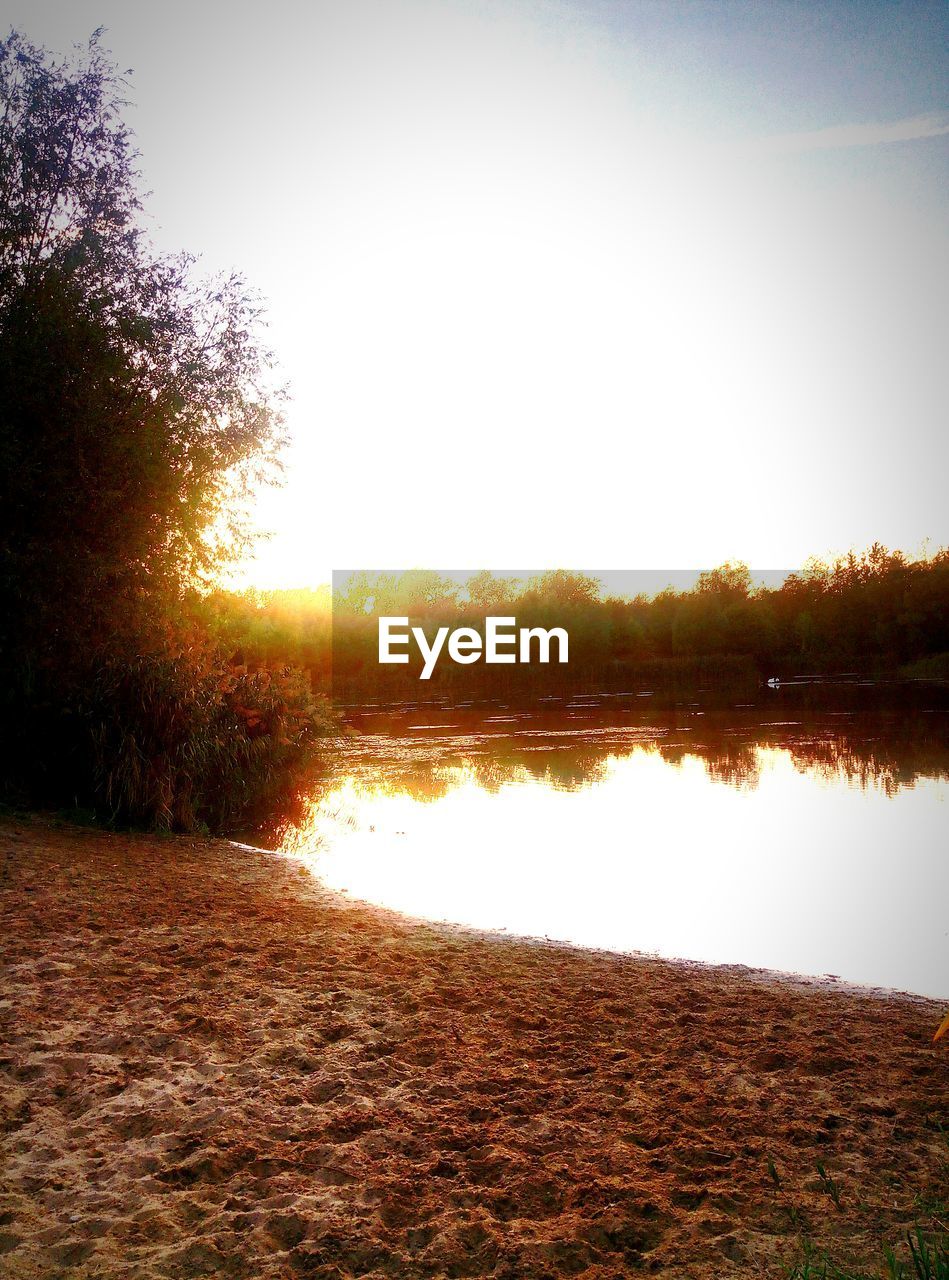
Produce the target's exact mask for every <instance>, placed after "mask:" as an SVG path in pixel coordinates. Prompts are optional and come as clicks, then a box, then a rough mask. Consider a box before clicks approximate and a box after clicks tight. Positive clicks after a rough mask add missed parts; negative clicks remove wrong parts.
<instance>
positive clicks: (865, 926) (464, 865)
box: [283, 744, 949, 997]
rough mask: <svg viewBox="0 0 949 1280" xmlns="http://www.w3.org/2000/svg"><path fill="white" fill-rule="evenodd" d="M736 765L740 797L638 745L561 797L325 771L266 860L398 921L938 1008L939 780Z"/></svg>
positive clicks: (942, 786)
mask: <svg viewBox="0 0 949 1280" xmlns="http://www.w3.org/2000/svg"><path fill="white" fill-rule="evenodd" d="M747 749H748V748H747V745H746V751H747ZM752 751H753V758H752V760H751V765H752V766H753V767H751V768H750V770H749V774H748V777H749V779H750V785H746V786H741V785H739V786H735V785H731V786H728V785H722V784H721V779H720V778H716V776H715V773H714V771H710V769H709V765H708V761H707V760H705V759H703V758H701V757H700V756H699V755H693V754H689V753H688V752H684V753H679V754H678V755H677V758H676V759H675V760H672V761H670V760H669V759H668V758H666V757H665V756H664V754H663V753H662V751H661V750H660V749H659V747H657V746H656V745H655V744H640V745H636V746H634V747H632V748H631V749H628V750H626V751H625V752H622V753H616V754H609V755H606V756H605V757H604V758H601V759H600V760H599V761H598V762H597V766H596V768H595V769H593V770H591V771H589V773H588V774H587V775H585V777H584V780H583V781H582V783H580V784H577V783H576V782H575V781H574V782H569V781H568V782H567V783H566V784H563V785H561V784H560V783H559V781H558V776H557V773H556V771H551V769H550V768H548V769H547V770H546V772H539V771H537V770H536V769H533V770H529V769H527V768H526V767H523V766H513V767H511V766H510V765H509V766H507V767H506V768H505V769H503V770H501V771H499V772H498V773H497V774H496V776H492V771H491V769H490V768H486V767H485V763H486V762H484V761H481V762H471V761H462V762H460V763H457V764H440V765H435V766H432V768H431V769H430V770H429V774H428V784H427V785H423V784H422V780H421V778H418V779H416V781H417V782H418V783H419V785H410V784H407V783H406V780H405V779H404V778H399V777H392V776H387V775H386V773H385V771H384V770H383V771H378V772H377V773H375V774H374V775H373V774H369V775H368V776H361V775H357V774H352V775H345V776H342V777H340V778H339V779H338V781H337V782H335V783H334V784H332V785H331V786H330V787H329V788H328V789H327V790H325V792H324V793H323V794H321V795H319V796H317V797H316V798H314V800H313V801H312V802H311V803H310V806H309V811H308V816H307V820H306V821H305V822H304V823H303V824H302V825H301V826H300V827H298V828H296V829H295V830H294V831H292V832H291V833H290V834H289V835H288V836H287V838H286V839H285V840H284V843H283V849H284V851H285V852H291V853H296V854H298V855H300V856H302V857H303V858H304V859H305V861H306V862H307V864H308V865H309V866H310V867H311V869H312V870H313V871H314V873H315V874H317V875H318V876H319V878H320V879H321V880H322V881H323V882H324V883H325V884H327V885H328V886H329V887H331V888H334V889H338V890H345V891H347V892H348V893H350V894H351V895H353V896H355V897H358V898H362V899H365V900H367V901H370V902H373V903H378V904H380V905H383V906H387V907H390V908H393V909H396V910H398V911H402V912H405V913H407V914H410V915H413V916H421V917H425V918H428V919H433V920H450V921H453V922H457V923H462V924H467V925H472V926H475V927H478V928H486V929H498V930H500V929H504V930H509V931H511V932H513V933H517V934H526V935H530V936H537V937H551V938H556V939H560V940H564V941H569V942H573V943H579V944H583V945H586V946H595V947H604V948H609V949H614V950H621V951H642V952H655V953H657V954H660V955H664V956H679V957H685V958H690V959H696V960H704V961H711V962H716V963H742V964H747V965H752V966H762V967H767V968H774V969H781V970H788V971H792V972H798V973H806V974H824V973H832V974H835V975H837V976H840V977H842V978H844V979H845V980H848V981H852V982H858V983H867V984H871V985H879V986H887V987H896V988H901V989H906V990H911V991H916V992H920V993H922V994H929V995H934V996H940V997H942V996H945V995H946V994H947V992H949V948H947V932H946V926H945V922H944V920H943V919H942V911H941V908H942V904H943V903H944V902H945V901H946V898H947V891H949V871H947V860H946V858H945V837H944V822H945V796H946V791H947V787H946V782H945V780H944V779H941V778H927V777H921V778H918V779H917V780H916V781H915V783H914V785H912V786H910V787H904V788H902V789H900V790H897V791H893V790H892V789H890V788H887V786H886V785H884V783H882V782H881V783H879V784H874V783H873V782H871V783H869V784H867V782H866V780H864V782H863V785H858V786H852V785H847V784H846V782H845V781H842V780H841V779H839V778H837V779H835V777H834V775H833V773H832V772H828V771H827V770H826V769H825V770H823V771H822V770H821V769H820V768H819V767H817V766H816V765H815V767H803V766H802V764H801V760H800V758H799V757H796V756H795V755H793V754H792V753H791V752H790V751H788V750H786V749H783V748H776V747H769V746H760V745H759V746H755V747H753V748H752ZM738 781H739V782H740V781H741V779H738Z"/></svg>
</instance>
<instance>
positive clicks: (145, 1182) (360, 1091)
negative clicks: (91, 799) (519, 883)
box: [0, 817, 949, 1280]
mask: <svg viewBox="0 0 949 1280" xmlns="http://www.w3.org/2000/svg"><path fill="white" fill-rule="evenodd" d="M0 854H2V855H3V857H4V858H5V866H6V871H5V875H4V877H3V879H2V880H0V886H2V893H0V898H2V903H3V916H2V925H3V932H4V937H5V939H6V942H7V945H6V950H7V955H8V960H7V966H6V975H5V978H4V984H3V992H2V1002H0V1012H2V1015H3V1018H4V1022H5V1023H6V1024H7V1032H6V1042H7V1045H8V1048H7V1050H6V1051H5V1054H4V1058H3V1062H2V1077H3V1083H4V1089H3V1148H4V1169H5V1172H4V1174H3V1180H2V1183H0V1188H2V1201H0V1258H2V1266H3V1268H4V1269H5V1271H4V1273H5V1274H7V1275H9V1276H11V1277H12V1278H13V1280H28V1278H29V1280H33V1277H40V1276H50V1277H52V1276H55V1275H60V1274H63V1273H64V1271H68V1274H69V1275H70V1276H76V1277H78V1278H80V1280H82V1278H83V1277H88V1278H89V1280H92V1277H100V1278H101V1277H112V1276H115V1277H123V1280H124V1277H126V1276H127V1277H130V1278H132V1277H140V1278H141V1280H148V1278H150V1277H165V1276H168V1277H187V1276H203V1275H217V1274H220V1275H224V1276H236V1277H244V1276H247V1277H257V1276H260V1277H267V1278H269V1277H274V1278H275V1280H276V1278H278V1277H280V1278H283V1277H290V1276H297V1275H307V1276H335V1277H339V1276H349V1275H362V1276H375V1277H380V1278H381V1277H396V1276H405V1277H416V1276H432V1277H436V1276H449V1275H456V1276H461V1275H477V1276H497V1277H502V1276H504V1277H517V1276H524V1277H527V1276H532V1277H542V1276H560V1275H568V1274H569V1275H584V1276H587V1277H589V1278H590V1280H594V1278H595V1280H600V1278H601V1277H602V1278H605V1277H611V1280H612V1278H615V1277H619V1276H623V1275H626V1274H628V1273H629V1272H630V1271H631V1270H633V1271H635V1270H645V1271H651V1272H653V1273H657V1274H662V1275H669V1276H682V1277H685V1276H688V1277H692V1278H695V1280H711V1277H713V1276H714V1277H719V1276H730V1275H735V1276H738V1275H742V1276H744V1275H748V1276H751V1275H756V1276H757V1275H772V1274H773V1275H781V1274H785V1273H786V1270H787V1267H788V1266H789V1265H790V1264H791V1263H792V1262H793V1261H794V1260H795V1259H797V1258H799V1257H800V1254H801V1241H802V1236H803V1234H805V1233H806V1235H807V1236H808V1237H809V1238H811V1239H812V1240H813V1241H814V1243H815V1247H816V1248H817V1249H822V1248H826V1249H828V1250H829V1251H830V1252H831V1253H832V1255H833V1256H834V1257H835V1259H836V1260H838V1261H839V1260H840V1259H842V1258H847V1257H850V1258H853V1259H856V1260H858V1261H860V1262H861V1263H862V1264H863V1265H864V1266H865V1267H868V1268H869V1267H871V1266H876V1267H878V1265H879V1257H880V1252H879V1242H880V1240H881V1239H883V1240H886V1241H889V1242H891V1243H892V1242H898V1241H899V1240H900V1239H901V1238H902V1236H903V1233H904V1231H905V1230H906V1228H907V1227H908V1226H909V1225H911V1224H912V1223H913V1222H914V1221H916V1220H917V1219H918V1205H919V1201H918V1199H917V1197H918V1196H926V1195H929V1196H935V1195H939V1194H941V1195H942V1196H943V1197H945V1191H946V1171H947V1167H949V1166H947V1163H946V1161H947V1158H949V1150H947V1149H946V1146H945V1142H944V1140H943V1139H942V1136H941V1134H940V1132H939V1128H938V1125H939V1124H940V1123H945V1121H946V1118H947V1115H946V1098H947V1089H946V1086H947V1084H949V1054H947V1053H946V1052H944V1051H943V1050H944V1046H942V1045H937V1046H933V1045H932V1044H931V1037H932V1034H933V1031H934V1029H935V1027H936V1026H937V1025H938V1022H939V1020H940V1019H941V1017H942V1015H943V1013H944V1008H943V1006H942V1005H941V1004H940V1002H939V1001H936V1000H931V999H928V998H926V997H923V996H918V995H914V994H913V993H897V992H891V991H887V990H885V989H880V988H864V987H854V986H853V985H852V984H847V983H843V982H840V981H838V980H835V979H833V978H830V977H819V978H812V977H808V976H806V975H785V974H781V973H776V972H774V971H769V970H760V969H748V968H746V967H745V966H741V965H707V964H704V963H701V962H697V961H689V960H667V959H661V958H659V957H654V956H649V955H641V954H637V953H628V952H612V951H600V950H597V949H593V948H588V947H579V946H574V945H573V944H570V943H563V942H558V941H554V940H550V939H545V938H525V937H518V936H515V935H510V934H507V933H493V932H488V931H484V930H479V929H474V928H471V927H469V926H466V925H456V924H451V923H446V922H439V923H432V922H428V921H418V920H414V919H412V918H410V917H407V916H402V915H399V914H398V913H396V912H395V911H392V910H390V909H388V908H384V907H379V906H374V905H371V904H367V903H364V902H362V901H360V900H358V899H355V898H350V897H349V896H348V895H345V894H339V893H336V892H334V891H332V890H329V889H327V888H325V887H324V886H322V885H321V884H320V883H319V882H318V881H316V880H315V879H314V878H313V876H312V874H311V873H310V872H309V871H308V870H306V868H305V866H304V865H303V864H302V862H301V860H300V859H298V858H297V857H296V856H295V855H292V854H274V853H272V852H269V851H266V850H260V849H256V848H255V847H254V846H249V845H244V844H239V843H237V842H232V841H224V840H214V839H195V838H192V837H185V836H150V835H137V834H115V833H110V832H105V831H102V830H99V829H95V828H80V827H71V826H68V825H66V824H64V823H61V822H58V821H56V820H44V819H40V818H13V817H4V818H2V819H0ZM294 864H296V865H294ZM769 1162H770V1164H771V1165H772V1166H773V1167H774V1169H775V1172H776V1175H777V1177H776V1178H775V1177H774V1175H770V1174H769ZM818 1162H820V1163H821V1165H822V1166H823V1167H824V1168H825V1169H826V1170H827V1172H828V1174H829V1175H830V1177H831V1178H832V1179H834V1180H835V1185H837V1186H838V1187H839V1190H840V1207H839V1208H837V1207H836V1205H835V1203H834V1202H832V1199H831V1198H830V1196H829V1195H828V1193H827V1189H826V1184H824V1183H822V1180H821V1179H820V1177H819V1176H818V1174H817V1173H816V1165H817V1163H818ZM883 1166H886V1167H883Z"/></svg>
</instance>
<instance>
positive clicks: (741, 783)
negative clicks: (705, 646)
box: [340, 716, 949, 802]
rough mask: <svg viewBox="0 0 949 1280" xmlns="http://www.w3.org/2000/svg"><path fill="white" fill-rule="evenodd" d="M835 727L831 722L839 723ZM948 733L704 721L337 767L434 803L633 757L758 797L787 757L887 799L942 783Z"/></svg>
mask: <svg viewBox="0 0 949 1280" xmlns="http://www.w3.org/2000/svg"><path fill="white" fill-rule="evenodd" d="M838 724H839V722H838ZM947 729H949V726H943V725H941V724H940V723H939V722H938V721H937V720H936V718H935V717H926V716H914V717H910V718H908V719H901V720H899V721H898V722H893V721H891V722H889V723H886V724H881V723H879V722H877V723H875V724H870V723H853V724H849V723H848V725H847V727H846V728H840V727H836V726H833V725H832V724H828V723H826V722H825V723H823V724H819V723H813V724H807V725H805V724H802V723H798V724H795V725H793V726H785V725H780V726H776V727H774V728H769V727H768V726H765V725H760V724H759V725H746V726H743V727H735V726H734V725H730V726H728V727H727V729H724V728H721V727H719V726H716V725H715V724H714V723H712V722H711V719H709V720H708V721H706V722H704V723H703V726H702V728H701V729H700V730H698V729H695V728H692V727H691V726H690V728H689V731H688V732H686V730H685V729H684V727H683V726H681V725H664V726H660V725H656V726H653V727H651V728H648V729H647V728H644V727H642V726H640V727H638V728H630V729H629V730H628V731H626V732H624V731H623V730H622V729H620V728H616V729H615V730H614V731H612V732H608V733H603V734H602V735H601V736H598V737H594V738H592V740H591V739H590V738H588V737H586V736H584V737H583V738H582V740H581V741H578V740H577V739H576V738H571V737H568V736H565V735H557V734H552V735H551V736H550V737H549V738H548V737H546V736H545V735H543V734H537V733H533V734H530V735H525V734H517V733H513V734H511V735H500V734H494V735H470V736H467V737H464V736H460V737H455V738H450V737H441V738H429V739H414V738H413V739H406V738H389V739H386V738H383V737H377V736H373V737H372V739H371V740H370V741H369V742H365V743H363V742H361V741H360V740H358V739H357V740H356V741H355V743H354V744H353V748H352V754H351V755H349V754H347V757H346V758H345V759H343V760H341V761H340V764H341V766H342V768H343V769H344V770H345V771H346V773H347V775H348V776H350V777H354V778H356V779H357V780H358V781H360V782H363V783H372V784H374V785H376V784H379V783H382V784H383V785H384V786H385V788H386V789H387V790H388V789H392V790H393V791H400V792H404V793H408V794H409V795H411V796H412V797H413V798H414V799H416V800H420V801H423V802H425V801H431V800H437V799H440V798H441V797H443V796H445V795H447V794H448V793H449V792H450V791H451V790H453V789H454V788H455V787H457V786H458V784H459V781H460V780H461V779H462V778H467V779H470V780H472V781H474V782H475V783H477V785H478V786H480V787H482V788H483V789H484V790H486V791H488V792H492V793H496V792H497V791H499V790H500V789H501V788H502V787H504V786H508V785H512V784H515V785H516V784H517V783H519V782H521V783H523V782H532V783H541V784H542V785H546V786H549V787H552V788H555V789H557V790H561V791H578V790H581V789H583V788H585V787H588V786H591V785H594V784H595V783H597V782H598V781H601V780H602V779H603V778H605V777H606V775H607V774H608V772H609V769H610V762H611V761H612V760H615V759H624V758H627V757H629V756H630V755H632V754H634V753H636V752H639V751H649V752H655V753H657V754H658V755H659V756H660V757H661V758H662V760H664V761H665V762H666V763H667V764H669V765H670V766H673V767H676V768H680V767H682V766H683V764H684V763H685V762H686V761H687V760H689V759H693V760H694V759H697V760H699V761H701V762H702V764H703V766H704V768H705V770H706V773H707V774H708V777H709V778H710V779H711V780H712V781H713V782H718V783H722V784H724V785H726V786H730V787H734V788H736V789H738V790H753V789H754V788H755V787H757V785H758V783H759V781H760V777H761V773H762V768H763V767H764V763H765V761H764V759H763V757H762V754H761V753H762V750H769V749H770V750H780V751H784V752H787V754H788V755H789V756H790V758H791V760H792V761H793V763H794V765H795V767H796V768H797V769H798V770H799V771H800V772H801V773H810V774H813V775H815V776H817V777H819V778H820V779H822V780H825V781H839V782H846V783H848V784H850V785H852V786H859V787H861V788H869V787H880V788H881V789H882V790H883V791H884V792H885V793H886V794H887V795H893V794H895V793H896V792H898V791H899V790H900V789H901V788H904V787H911V786H913V785H914V783H915V782H916V780H917V779H918V778H921V777H926V778H940V779H949V732H947Z"/></svg>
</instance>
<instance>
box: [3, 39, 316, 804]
mask: <svg viewBox="0 0 949 1280" xmlns="http://www.w3.org/2000/svg"><path fill="white" fill-rule="evenodd" d="M100 37H101V33H100V32H96V33H94V34H93V36H92V38H91V40H90V41H89V44H88V46H87V47H86V48H85V49H84V50H82V51H80V52H79V53H78V54H77V55H76V56H74V57H72V58H69V59H65V60H57V59H55V58H53V57H52V56H51V55H50V54H48V53H47V52H46V51H45V50H43V49H39V48H37V47H36V46H34V45H32V44H30V43H29V41H28V40H26V39H25V38H24V37H23V36H21V35H20V34H18V33H16V32H14V33H12V34H11V35H10V36H9V37H8V38H7V39H6V40H4V41H2V42H0V652H2V653H3V656H4V660H5V666H6V670H5V672H4V676H5V679H4V681H3V685H2V689H0V712H2V713H3V715H4V718H5V720H6V721H7V722H8V723H7V725H6V726H5V727H6V728H7V729H8V732H6V733H4V734H3V736H2V745H0V786H2V787H3V789H4V790H5V791H6V792H7V793H8V794H9V793H11V792H12V793H13V794H21V795H24V796H26V797H27V798H29V799H31V800H40V801H47V802H54V803H55V802H59V801H61V800H62V799H64V798H69V799H79V800H81V801H82V802H84V803H86V804H87V805H90V806H92V807H95V808H96V809H97V811H98V812H102V813H106V814H108V815H109V816H111V817H116V818H125V819H134V820H140V821H153V822H157V823H159V824H163V825H179V826H188V825H193V824H194V823H195V822H202V821H203V822H208V823H211V824H216V823H219V822H222V821H230V820H232V819H233V818H234V817H235V815H236V813H237V812H239V811H248V810H249V809H251V808H253V807H254V804H255V803H256V801H258V800H260V799H261V797H262V796H263V795H264V794H268V795H269V794H271V793H273V792H274V791H275V790H276V789H278V788H279V786H280V784H281V780H283V781H286V779H287V777H288V775H289V774H290V773H292V772H293V770H294V769H295V768H296V766H298V765H299V764H300V762H301V761H302V760H303V759H304V758H306V757H307V756H308V754H309V752H310V750H311V747H312V741H313V738H314V736H315V734H316V733H317V732H319V731H320V730H321V729H323V728H325V727H326V717H325V715H324V714H323V713H322V711H321V709H320V708H319V707H318V706H317V704H316V703H315V702H314V701H313V699H312V696H311V694H310V692H309V682H308V681H307V680H305V679H304V680H303V684H301V683H300V681H299V680H298V679H297V678H296V677H295V676H293V675H292V673H288V672H279V671H271V670H270V669H269V668H265V669H258V670H256V671H250V672H249V671H248V670H247V669H246V667H243V668H242V667H241V664H234V663H229V662H228V655H227V654H226V653H225V652H224V651H223V649H221V648H220V646H217V647H215V646H214V645H212V644H210V643H209V642H208V640H207V637H206V635H205V634H203V632H202V629H201V626H200V624H199V622H198V621H197V619H196V610H195V607H194V602H195V600H196V599H197V595H198V593H199V589H200V588H202V587H203V586H205V585H206V584H207V583H208V581H209V580H210V579H211V578H212V577H213V575H214V573H215V571H216V570H217V569H219V568H220V567H221V565H222V563H223V562H224V561H226V559H227V558H228V557H229V556H234V555H236V554H238V553H239V552H240V551H241V550H242V548H243V545H244V542H245V540H246V537H247V534H246V525H245V521H244V518H243V499H244V498H245V497H246V496H247V494H248V493H249V492H250V490H251V489H252V488H253V487H254V486H255V485H256V484H258V483H260V482H262V481H265V480H269V479H274V478H275V477H276V474H277V464H278V453H279V449H280V446H281V444H282V434H281V432H282V427H281V414H280V401H281V393H280V391H279V389H277V388H276V387H275V386H274V384H273V377H272V368H271V363H272V362H271V358H270V355H269V353H268V351H267V349H266V347H265V346H264V345H263V343H262V341H261V336H260V331H261V308H260V304H259V301H258V300H257V298H256V296H255V295H254V294H253V293H252V292H251V291H250V290H249V289H248V287H247V286H246V285H245V283H244V281H243V280H242V279H241V277H239V276H238V275H231V276H228V277H224V278H221V279H217V280H211V281H203V280H201V279H199V278H198V277H197V275H196V273H195V270H194V268H195V263H194V260H193V259H192V258H191V257H189V256H188V255H184V254H183V255H179V256H176V257H167V256H165V257H163V256H160V255H158V254H157V253H156V252H155V251H154V250H153V249H152V248H151V246H150V245H149V243H148V240H147V238H146V236H145V234H144V231H143V229H142V219H141V214H142V201H141V197H140V193H139V174H138V171H137V167H136V166H137V159H138V157H137V152H136V150H135V147H134V144H133V140H132V137H131V134H130V132H129V130H128V127H127V126H126V125H125V123H124V122H123V118H122V112H123V108H124V106H125V102H124V93H125V89H126V85H125V81H124V79H123V78H122V76H121V75H120V74H119V73H118V72H117V70H116V69H115V67H114V66H113V65H112V64H111V62H110V60H109V58H108V57H107V55H106V54H105V53H104V52H103V50H102V48H101V39H100ZM11 727H14V731H12V732H11V731H10V730H11ZM11 748H13V749H11Z"/></svg>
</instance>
